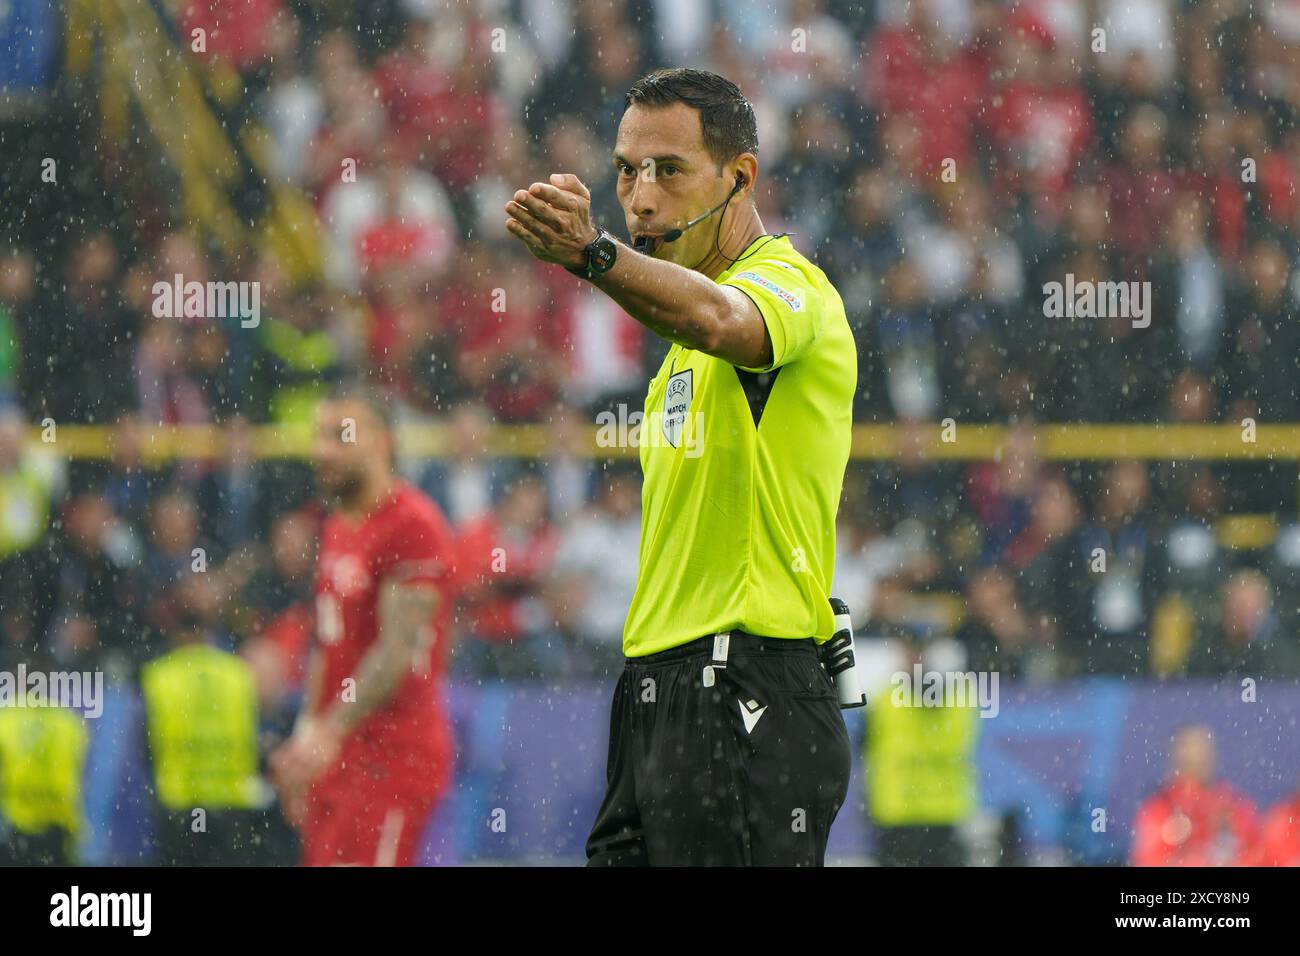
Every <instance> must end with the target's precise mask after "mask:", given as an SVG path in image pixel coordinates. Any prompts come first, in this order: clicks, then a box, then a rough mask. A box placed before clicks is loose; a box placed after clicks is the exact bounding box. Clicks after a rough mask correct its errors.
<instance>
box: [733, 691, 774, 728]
mask: <svg viewBox="0 0 1300 956" xmlns="http://www.w3.org/2000/svg"><path fill="white" fill-rule="evenodd" d="M736 703H737V704H739V705H740V719H741V720H743V721H744V722H745V733H747V734H752V733H753V732H754V728H755V727H757V726H758V721H759V718H760V717H762V716H763V715H764V714H765V713H767V704H764V705H763V706H762V707H760V706H759V705H758V701H756V700H749V701H743V700H740V699H739V698H737V700H736Z"/></svg>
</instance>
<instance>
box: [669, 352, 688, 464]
mask: <svg viewBox="0 0 1300 956" xmlns="http://www.w3.org/2000/svg"><path fill="white" fill-rule="evenodd" d="M692 391H693V388H692V377H691V370H690V369H683V370H682V371H680V372H678V373H677V374H676V375H674V376H673V377H672V378H670V379H668V385H667V387H666V388H665V389H664V415H663V432H664V440H665V441H667V442H668V444H670V445H672V446H673V447H674V448H679V447H680V446H681V443H682V428H683V426H684V425H685V424H686V414H687V412H688V411H690V407H691V394H692Z"/></svg>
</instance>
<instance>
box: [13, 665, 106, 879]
mask: <svg viewBox="0 0 1300 956" xmlns="http://www.w3.org/2000/svg"><path fill="white" fill-rule="evenodd" d="M26 691H27V689H26V688H21V689H20V693H22V694H23V696H24V699H25V700H26V699H27V694H26ZM89 746H90V735H89V733H88V732H87V730H86V724H85V721H84V720H83V719H82V717H81V715H80V714H78V713H76V712H75V711H72V710H68V709H66V708H63V707H59V706H53V705H51V704H49V703H42V704H33V705H30V706H15V705H12V704H11V705H7V706H0V866H70V865H72V864H74V863H76V857H77V852H76V851H77V840H78V838H79V837H80V835H81V832H82V830H83V828H84V810H83V805H82V780H83V778H84V774H85V769H86V751H87V750H88V748H89Z"/></svg>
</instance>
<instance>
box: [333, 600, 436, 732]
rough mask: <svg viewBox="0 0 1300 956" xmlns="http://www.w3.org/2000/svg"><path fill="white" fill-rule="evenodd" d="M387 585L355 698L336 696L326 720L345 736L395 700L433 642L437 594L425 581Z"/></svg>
mask: <svg viewBox="0 0 1300 956" xmlns="http://www.w3.org/2000/svg"><path fill="white" fill-rule="evenodd" d="M383 588H384V590H383V592H382V594H381V595H380V598H379V636H378V639H377V640H376V641H375V643H374V646H373V647H371V648H370V650H368V651H367V652H366V655H365V656H364V657H363V658H362V659H361V665H360V667H358V669H357V673H356V674H355V675H354V676H355V678H356V682H357V683H356V700H354V701H345V700H336V701H335V702H334V705H333V706H332V707H331V708H329V710H327V711H326V712H325V714H324V716H323V718H322V719H323V720H324V721H325V722H326V723H327V724H329V725H330V726H331V728H332V729H333V730H334V731H336V732H337V733H338V735H339V736H340V737H346V736H347V735H348V734H350V733H351V732H352V731H354V730H355V729H356V728H357V727H358V726H360V725H361V723H362V721H364V720H365V719H366V718H367V717H368V716H370V715H371V714H373V713H374V712H375V711H376V710H378V709H380V708H381V707H383V705H384V704H386V703H387V702H388V701H389V700H390V699H391V698H392V696H393V692H394V691H396V690H397V688H398V686H399V685H400V684H401V682H402V680H403V679H404V678H405V677H406V676H407V675H408V674H410V673H411V670H412V668H413V667H415V666H417V665H418V664H419V663H420V662H423V661H424V659H425V658H426V657H427V655H428V651H429V645H430V642H431V641H432V640H433V624H432V620H433V612H434V610H435V609H436V608H437V606H438V592H437V591H436V590H435V589H434V588H433V587H432V586H430V585H428V584H420V583H414V584H398V583H395V582H389V583H387V584H385V585H384V586H383ZM336 690H337V688H333V689H331V693H333V692H334V691H336Z"/></svg>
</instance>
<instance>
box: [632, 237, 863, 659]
mask: <svg viewBox="0 0 1300 956" xmlns="http://www.w3.org/2000/svg"><path fill="white" fill-rule="evenodd" d="M750 253H752V255H751V254H750ZM716 281H717V282H718V284H719V285H726V286H732V287H734V288H736V289H739V290H741V291H742V292H744V293H745V294H746V295H748V296H749V297H750V298H751V299H753V300H754V304H755V305H757V306H758V310H759V312H761V313H762V315H763V319H764V321H765V322H766V323H767V331H768V334H769V336H770V337H771V339H772V354H773V361H772V364H771V365H769V366H767V367H766V368H764V369H743V368H739V367H737V366H733V365H732V364H731V363H729V362H727V361H725V360H724V359H720V358H715V357H714V356H711V355H706V354H705V353H703V352H698V351H695V350H694V349H688V348H683V347H682V346H680V345H674V346H673V347H672V348H671V349H670V350H669V352H668V354H667V356H665V357H664V363H663V366H662V367H661V368H660V369H659V373H658V374H657V375H656V376H655V377H654V378H653V379H651V381H650V386H649V388H648V390H647V392H646V403H645V411H644V416H643V418H642V421H641V428H640V436H639V442H640V454H641V469H642V472H643V473H644V483H643V486H642V494H641V546H640V552H639V555H638V561H637V584H636V593H635V595H634V596H633V598H632V604H631V607H630V608H629V609H628V615H627V621H626V623H625V625H624V629H623V653H624V654H626V655H627V656H628V657H642V656H644V655H646V654H653V653H655V652H657V651H662V650H667V649H668V648H670V647H676V646H677V645H679V644H685V643H687V642H688V641H692V640H695V639H696V638H699V637H704V636H706V635H709V634H715V633H717V632H719V631H726V630H736V629H738V630H743V631H748V632H749V633H751V634H761V635H765V636H768V637H786V638H808V637H815V638H817V639H818V640H819V641H825V640H828V639H829V638H830V637H831V634H832V631H833V627H832V623H833V622H832V615H831V610H830V605H829V603H828V596H829V589H830V585H831V578H832V575H833V572H834V565H835V513H836V511H837V509H838V507H839V502H840V493H841V490H842V489H843V486H844V469H845V466H846V465H847V463H848V458H849V445H850V442H851V440H852V428H853V416H852V412H853V392H854V389H855V388H856V387H857V378H858V360H857V349H856V347H855V345H854V341H853V333H852V332H850V331H849V324H848V320H847V319H846V318H845V315H844V303H843V302H842V301H841V300H840V296H839V293H837V292H836V291H835V288H834V286H832V285H831V284H830V282H829V281H828V280H827V278H826V275H825V274H824V273H823V272H822V271H821V269H819V268H817V267H816V266H815V265H813V264H812V263H811V262H809V261H808V260H807V259H806V258H804V257H803V256H802V255H800V254H799V253H798V252H797V251H796V250H795V248H794V246H793V245H792V244H791V243H790V240H789V239H787V238H784V237H783V238H780V239H773V238H771V237H770V236H761V237H759V238H758V239H756V240H754V242H753V244H751V245H750V246H749V248H747V249H746V250H745V252H744V253H742V255H741V258H740V260H739V261H737V262H735V263H733V264H732V265H731V267H730V268H728V269H727V271H726V272H724V273H722V275H720V276H718V278H717V280H716Z"/></svg>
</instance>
